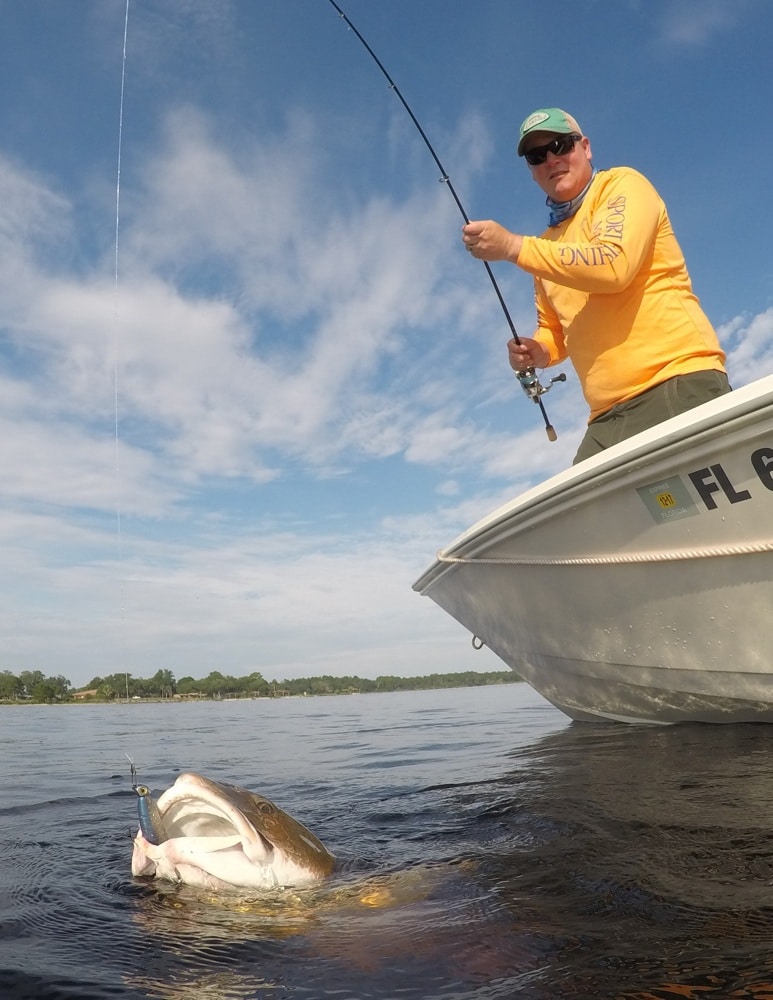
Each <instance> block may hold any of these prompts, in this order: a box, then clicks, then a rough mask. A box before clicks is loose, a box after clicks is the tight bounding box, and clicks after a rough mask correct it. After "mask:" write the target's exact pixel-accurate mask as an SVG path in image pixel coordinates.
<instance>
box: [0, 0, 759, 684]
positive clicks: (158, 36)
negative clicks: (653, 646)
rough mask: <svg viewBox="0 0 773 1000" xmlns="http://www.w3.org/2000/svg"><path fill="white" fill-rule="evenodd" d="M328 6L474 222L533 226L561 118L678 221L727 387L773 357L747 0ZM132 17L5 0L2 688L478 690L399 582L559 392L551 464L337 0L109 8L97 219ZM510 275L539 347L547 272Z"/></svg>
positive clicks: (495, 476)
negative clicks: (392, 679)
mask: <svg viewBox="0 0 773 1000" xmlns="http://www.w3.org/2000/svg"><path fill="white" fill-rule="evenodd" d="M341 6H342V7H343V8H344V10H345V11H346V13H347V14H348V16H349V17H350V18H351V20H352V21H353V22H354V24H355V25H356V26H357V28H358V29H359V30H360V32H361V33H362V34H363V35H364V36H365V38H366V39H367V40H368V42H369V44H370V45H371V46H372V48H373V49H374V50H375V52H376V54H377V55H378V56H379V58H380V59H381V60H382V62H383V63H384V64H385V66H386V67H387V69H388V71H389V72H390V74H391V75H392V76H393V78H394V79H395V81H396V83H397V85H398V86H399V88H400V90H401V92H402V93H403V95H404V97H405V98H406V100H407V101H408V102H409V104H410V105H411V107H412V108H413V110H414V112H415V114H416V115H417V117H418V118H419V120H420V122H421V123H422V126H423V127H424V129H425V131H426V132H427V134H428V135H429V137H430V139H431V141H432V143H433V145H434V146H435V148H436V150H437V152H438V154H439V156H440V158H441V160H442V161H443V164H444V166H445V168H446V170H447V171H448V173H449V174H450V176H451V178H452V181H453V184H454V187H455V188H456V190H457V192H458V194H459V196H460V197H461V199H462V201H463V203H464V205H465V208H466V210H467V212H468V214H469V216H470V217H471V218H495V219H497V220H499V221H500V222H502V223H503V224H505V225H507V226H508V227H509V228H511V229H514V230H516V231H518V232H523V233H539V232H540V231H541V230H542V229H543V228H544V225H545V209H544V203H543V197H542V195H541V193H540V192H539V190H538V189H537V188H536V186H535V185H534V184H533V182H532V181H531V180H530V177H529V175H528V171H527V169H526V168H525V166H524V164H523V162H522V161H519V160H517V158H516V157H515V152H514V149H515V143H516V135H517V128H518V124H519V122H520V121H521V119H522V118H523V117H525V116H526V114H528V113H529V112H530V111H532V110H533V109H534V108H535V107H540V106H545V105H558V106H562V107H565V108H567V109H568V110H569V111H571V112H572V113H573V114H574V115H575V116H576V117H577V118H578V119H579V121H580V123H581V125H582V127H583V129H584V131H585V132H586V134H587V135H589V136H590V138H591V141H592V145H593V151H594V162H595V164H596V166H598V167H605V166H613V165H617V164H628V165H631V166H634V167H636V168H637V169H640V170H641V171H643V172H644V173H645V174H647V176H648V177H649V178H650V180H652V181H653V183H654V184H655V185H656V187H657V188H658V189H659V190H660V192H661V194H662V195H663V197H664V198H665V199H666V202H667V204H668V206H669V211H670V213H671V217H672V220H673V223H674V226H675V228H676V231H677V234H678V237H679V239H680V242H681V244H682V247H683V249H684V251H685V255H686V257H687V261H688V266H689V269H690V272H691V275H692V279H693V284H694V287H695V289H696V291H697V293H698V295H699V296H700V298H701V300H702V302H703V305H704V307H705V309H706V311H707V312H708V313H709V315H710V317H711V319H712V320H713V322H714V324H715V326H716V327H717V329H718V330H719V332H720V335H721V337H722V340H723V343H724V344H725V347H726V349H727V351H728V353H729V368H730V375H731V380H732V382H733V383H734V384H735V385H736V386H738V385H742V384H744V383H746V382H749V381H751V380H753V379H754V378H756V377H758V376H760V375H763V374H768V373H769V372H770V371H771V370H773V349H772V348H771V346H770V345H771V342H772V340H773V338H772V337H771V334H773V257H772V256H771V254H770V250H769V247H768V230H769V214H770V213H769V185H770V183H771V179H772V176H773V175H772V171H771V163H772V162H773V132H772V131H771V129H770V128H769V125H768V121H767V110H768V105H769V103H770V97H771V89H772V88H771V71H770V61H769V52H768V49H769V40H770V38H771V37H773V5H771V4H770V3H769V2H768V0H722V2H719V0H616V2H615V3H609V2H603V0H586V2H584V3H582V4H578V3H576V2H575V0H560V2H558V0H544V2H542V3H514V2H513V0H478V2H472V0H386V2H385V0H348V2H343V0H342V2H341ZM125 14H126V3H125V0H73V2H68V3H61V2H56V0H0V19H1V23H2V27H3V30H2V33H1V34H0V112H1V113H0V122H2V130H1V131H0V241H2V244H3V246H2V254H0V286H1V288H0V291H1V294H0V361H1V362H2V366H1V367H0V380H1V381H2V392H0V407H1V409H0V414H1V416H0V419H2V433H1V434H0V456H1V457H0V467H1V468H2V481H3V489H2V495H1V497H0V559H2V565H3V573H2V576H0V588H1V589H0V635H1V636H2V639H1V643H0V650H1V654H0V669H9V670H12V671H13V672H15V673H18V672H19V671H21V670H27V669H41V670H43V671H44V673H46V674H64V676H66V677H68V678H69V679H70V680H71V681H72V683H73V684H76V685H82V684H84V683H86V682H87V681H88V680H89V679H90V678H91V677H92V676H94V675H95V674H106V673H112V672H115V671H123V670H128V671H129V672H131V673H132V674H134V675H135V676H150V675H152V674H153V673H155V671H156V670H157V669H159V668H165V669H166V668H168V669H171V670H173V671H174V673H175V674H176V676H177V677H182V676H185V675H187V674H192V675H193V676H202V675H205V674H206V673H208V672H209V671H210V670H215V669H217V670H221V671H223V672H224V673H232V674H243V673H249V672H251V671H253V670H258V671H260V672H262V673H263V674H264V676H266V677H267V678H283V677H295V676H304V675H308V674H319V673H332V674H348V673H356V674H359V675H361V676H376V675H378V674H382V673H394V674H424V673H431V672H435V671H455V670H467V669H497V668H498V667H499V665H500V664H499V661H497V660H496V659H495V658H494V657H493V655H492V654H490V653H489V652H488V651H485V650H484V651H482V652H479V653H476V652H474V651H473V650H472V649H471V646H470V642H469V636H468V635H467V634H466V633H465V632H464V630H463V629H461V627H460V626H458V625H457V624H456V623H455V622H453V621H452V620H451V619H450V618H448V617H447V616H446V615H445V614H444V613H443V612H441V611H440V610H439V609H438V608H436V607H435V605H434V604H432V603H431V602H430V601H428V600H427V599H425V598H421V597H419V596H418V595H417V594H415V593H414V592H413V591H412V590H411V583H412V582H413V581H414V580H415V579H416V578H417V577H418V576H419V575H420V573H421V572H422V571H423V570H424V569H425V568H426V566H427V565H428V564H429V563H430V562H431V560H432V559H433V557H434V554H435V552H436V550H437V549H439V548H440V547H442V546H443V545H445V544H446V543H448V542H449V541H450V540H451V539H452V538H453V537H455V536H456V535H457V534H458V533H459V532H460V531H462V530H463V529H465V528H466V527H467V526H469V524H471V523H472V522H473V521H475V520H477V519H478V518H479V517H481V516H483V515H484V514H486V513H488V511H490V510H491V509H492V508H493V507H494V506H496V505H498V504H500V503H502V502H504V501H505V500H507V499H509V498H510V497H512V496H515V495H516V494H518V493H520V492H521V491H522V490H523V489H524V488H526V487H528V486H529V485H532V484H533V483H536V482H538V481H540V480H541V479H543V478H545V477H546V476H548V475H550V474H552V473H554V472H557V471H559V470H560V469H562V468H564V467H566V466H567V465H568V464H569V462H570V461H571V457H572V455H573V453H574V450H575V447H576V444H577V442H578V440H579V437H580V435H581V432H582V427H583V423H584V421H585V416H586V414H585V407H584V404H583V402H582V399H581V397H580V395H579V391H578V388H577V384H576V380H575V379H574V377H573V375H572V373H571V371H570V370H569V369H567V373H568V374H569V381H568V382H567V383H566V384H564V385H562V386H559V387H557V388H555V389H554V390H553V392H552V393H551V394H550V395H549V396H547V397H546V400H545V402H546V406H547V409H548V413H549V415H550V418H551V421H552V423H553V424H554V425H555V427H556V429H557V431H558V434H559V438H558V441H557V442H556V443H554V444H550V443H549V442H548V441H547V438H546V436H545V433H544V429H543V426H542V421H541V418H540V416H539V410H538V409H537V407H535V406H534V405H533V404H532V403H530V402H529V401H528V400H527V399H526V398H525V396H523V394H522V392H521V390H520V389H519V387H518V385H517V384H516V383H515V381H514V378H513V375H512V373H511V372H510V369H509V368H508V366H507V361H506V350H505V344H506V342H507V339H508V336H509V331H508V329H507V326H506V323H505V321H504V318H503V316H502V314H501V312H500V311H499V306H498V304H497V302H496V299H495V297H494V295H493V292H492V290H491V288H490V286H489V283H488V280H487V278H486V275H485V271H484V270H483V267H482V265H480V264H479V263H477V262H475V261H472V260H471V259H470V258H469V256H468V255H467V254H466V253H464V251H463V249H462V246H461V243H460V239H459V236H460V227H461V224H462V220H461V217H460V215H459V213H458V209H457V208H456V206H455V204H454V202H453V200H452V198H451V196H450V194H449V192H448V190H447V188H446V187H445V185H442V184H439V183H438V171H437V169H436V166H435V164H434V163H433V162H432V160H431V158H430V156H429V153H428V152H427V150H426V148H425V146H424V145H423V143H422V141H421V139H420V137H419V135H418V133H417V132H416V130H415V128H414V126H413V125H412V123H411V121H410V119H409V118H408V116H407V115H406V113H405V111H404V110H403V108H402V106H401V105H400V103H399V101H398V100H397V98H396V96H395V95H394V94H393V93H391V92H390V90H389V88H388V87H387V85H386V82H385V80H384V78H383V77H382V76H381V74H380V72H379V70H378V68H377V67H376V65H375V64H374V63H373V62H372V61H371V59H370V57H369V56H368V54H367V52H366V51H365V50H364V49H363V48H362V46H361V45H360V43H359V42H358V41H357V39H356V37H355V36H354V34H353V33H352V32H350V31H348V30H347V28H346V26H345V24H344V22H343V21H342V20H341V19H340V18H339V17H338V15H337V14H336V12H335V11H334V9H333V7H332V6H331V5H330V3H329V2H328V0H130V5H129V14H128V37H127V57H126V64H125V70H126V77H125V93H124V111H123V130H122V135H121V140H122V142H121V148H122V157H121V179H120V210H119V212H118V218H117V220H116V215H117V213H116V193H117V190H116V186H117V185H116V182H117V153H118V139H119V127H118V126H119V99H120V92H121V71H122V49H123V40H124V21H125ZM116 221H118V226H117V227H116ZM116 228H117V230H118V237H119V238H118V252H117V254H116ZM116 262H117V267H116ZM494 270H495V274H496V276H497V278H498V280H499V281H500V283H501V287H502V290H503V293H504V295H505V297H506V299H507V302H508V306H509V308H510V311H511V313H512V315H513V318H514V320H515V323H516V326H517V328H518V330H519V332H520V333H523V334H526V335H528V334H529V333H530V332H531V329H532V324H533V309H532V287H531V279H530V278H529V277H528V276H527V275H525V274H524V273H522V272H519V271H518V270H517V269H516V268H513V267H512V266H509V265H506V264H497V265H494ZM116 418H117V419H116ZM116 428H117V434H116ZM557 627H560V623H557Z"/></svg>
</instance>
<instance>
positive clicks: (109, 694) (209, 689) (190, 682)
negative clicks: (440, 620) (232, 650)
mask: <svg viewBox="0 0 773 1000" xmlns="http://www.w3.org/2000/svg"><path fill="white" fill-rule="evenodd" d="M520 680H521V678H520V677H519V676H518V674H516V673H515V672H514V671H512V670H494V671H488V672H485V673H479V672H477V671H474V670H467V671H463V672H462V673H453V674H429V675H427V676H423V677H397V676H391V675H385V676H382V677H376V678H375V679H373V678H368V677H357V676H347V677H333V676H331V675H330V674H324V675H322V676H320V677H296V678H293V679H291V680H282V681H267V680H266V679H265V678H264V677H263V676H262V674H259V673H257V672H254V673H251V674H249V675H247V676H245V677H232V676H230V675H228V674H222V673H221V672H220V671H219V670H213V671H211V672H210V673H209V674H208V675H207V676H206V677H201V678H198V679H197V678H194V677H181V678H180V679H179V680H177V679H176V678H175V676H174V674H173V673H172V671H171V670H157V671H156V673H155V674H154V675H153V676H152V677H133V676H132V675H131V674H130V673H125V672H124V673H115V674H108V675H106V676H105V677H100V676H97V677H93V678H92V679H91V680H90V681H89V683H88V684H84V686H83V687H82V688H78V689H75V688H73V687H72V685H71V684H70V682H69V681H68V680H67V679H66V678H65V677H62V676H58V677H46V676H44V674H43V673H42V672H41V671H40V670H23V671H22V672H21V673H20V674H18V676H17V675H15V674H13V673H11V671H10V670H4V671H2V672H0V701H6V702H19V701H32V702H38V703H55V702H63V701H72V700H73V699H75V696H76V695H79V697H78V699H77V700H89V701H102V702H110V701H123V700H135V699H142V698H149V699H151V698H153V699H159V698H160V699H164V698H211V699H221V698H282V697H290V696H293V695H325V694H360V693H366V692H372V691H419V690H427V689H432V688H451V687H480V686H482V685H488V684H510V683H513V682H515V681H520ZM84 692H87V694H86V695H85V697H84Z"/></svg>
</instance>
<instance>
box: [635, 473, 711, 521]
mask: <svg viewBox="0 0 773 1000" xmlns="http://www.w3.org/2000/svg"><path fill="white" fill-rule="evenodd" d="M636 492H637V493H638V494H639V496H640V497H641V498H642V500H643V501H644V506H645V507H646V508H647V510H648V511H649V512H650V514H652V518H653V520H654V521H655V523H656V524H666V523H667V522H668V521H678V520H679V519H680V518H682V517H692V516H693V515H694V514H698V513H700V511H699V510H698V508H697V507H696V506H695V504H694V503H693V500H692V498H691V496H690V494H689V493H688V492H687V487H686V486H685V485H684V483H683V482H682V480H681V479H680V477H679V476H669V477H668V479H661V480H659V482H657V483H650V485H649V486H640V487H639V489H637V491H636Z"/></svg>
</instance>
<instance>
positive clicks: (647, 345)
mask: <svg viewBox="0 0 773 1000" xmlns="http://www.w3.org/2000/svg"><path fill="white" fill-rule="evenodd" d="M518 266H519V267H521V268H523V270H524V271H528V272H529V273H530V274H532V275H533V276H534V286H535V298H536V306H537V331H536V333H535V334H534V336H535V338H536V339H537V340H539V341H540V343H541V344H543V345H544V346H545V347H546V348H547V350H548V351H549V352H550V361H551V364H556V363H558V362H559V361H563V360H564V359H565V358H567V357H568V358H569V359H570V360H571V362H572V364H573V365H574V367H575V369H576V371H577V374H578V377H579V379H580V384H581V385H582V389H583V393H584V394H585V399H586V400H587V402H588V405H589V407H590V419H591V420H593V419H594V418H595V417H598V416H600V415H601V414H602V413H605V412H606V411H607V410H609V409H611V408H612V407H613V406H615V405H616V404H617V403H622V402H624V401H625V400H627V399H631V398H632V397H634V396H638V395H639V394H640V393H642V392H645V391H646V390H647V389H651V388H652V387H653V386H656V385H658V384H659V383H660V382H664V381H665V380H666V379H669V378H672V377H673V376H675V375H685V374H687V373H688V372H694V371H705V370H707V369H716V370H718V371H724V370H725V368H724V360H725V355H724V352H723V351H722V349H721V347H720V345H719V340H718V339H717V335H716V333H715V332H714V328H713V327H712V325H711V323H710V322H709V319H708V317H707V316H706V314H705V313H704V312H703V310H702V309H701V306H700V303H699V302H698V299H697V297H696V296H695V294H694V293H693V290H692V284H691V282H690V276H689V275H688V273H687V267H686V265H685V262H684V256H683V255H682V251H681V249H680V247H679V244H678V242H677V240H676V237H675V235H674V231H673V229H672V228H671V222H670V220H669V218H668V213H667V211H666V206H665V204H664V202H663V200H662V198H661V197H660V196H659V195H658V193H657V191H656V190H655V188H654V187H653V186H652V184H650V182H649V181H648V180H647V179H646V177H643V176H642V175H641V174H640V173H638V172H637V171H636V170H632V169H631V168H630V167H614V168H613V169H611V170H603V171H599V172H598V173H597V174H596V176H595V177H594V179H593V182H592V184H591V186H590V188H589V190H588V193H587V194H586V196H585V199H584V201H583V202H582V204H581V205H580V208H579V209H578V211H577V212H576V214H575V215H573V216H572V217H571V218H570V219H567V220H566V221H565V222H563V223H561V224H560V225H558V226H554V227H551V228H550V229H548V230H547V231H546V232H544V233H543V234H542V235H541V236H539V237H537V236H526V237H524V240H523V247H522V249H521V252H520V254H519V255H518Z"/></svg>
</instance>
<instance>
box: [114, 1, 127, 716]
mask: <svg viewBox="0 0 773 1000" xmlns="http://www.w3.org/2000/svg"><path fill="white" fill-rule="evenodd" d="M128 37H129V0H126V11H125V14H124V21H123V54H122V58H121V97H120V101H119V105H118V155H117V163H116V178H115V267H114V285H113V292H114V296H113V298H114V301H113V309H114V313H113V358H114V361H113V420H114V434H115V477H116V500H115V506H116V532H117V536H118V565H119V566H121V567H122V566H123V523H122V520H123V519H122V511H121V456H120V445H121V434H120V377H119V376H120V367H119V363H118V356H119V355H118V349H119V337H118V286H119V273H120V270H119V252H118V249H119V245H120V240H119V235H120V220H121V154H122V146H123V104H124V94H125V92H126V43H127V39H128ZM121 577H122V583H121V619H122V621H125V618H126V608H125V602H124V585H123V573H121ZM124 673H125V675H126V700H127V701H128V700H129V674H128V671H126V670H125V671H124Z"/></svg>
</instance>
